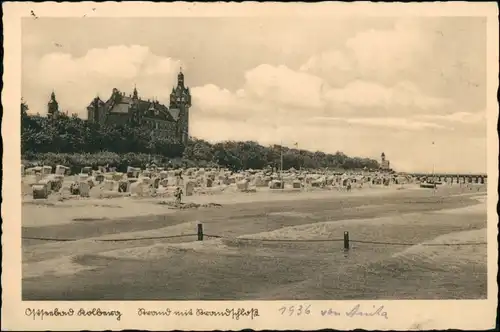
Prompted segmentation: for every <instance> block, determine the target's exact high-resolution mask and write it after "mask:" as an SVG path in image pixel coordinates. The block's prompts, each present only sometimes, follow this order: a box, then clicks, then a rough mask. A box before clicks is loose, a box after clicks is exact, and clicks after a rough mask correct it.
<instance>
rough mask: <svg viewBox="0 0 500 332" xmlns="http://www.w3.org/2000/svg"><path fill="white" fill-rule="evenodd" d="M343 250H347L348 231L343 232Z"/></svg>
mask: <svg viewBox="0 0 500 332" xmlns="http://www.w3.org/2000/svg"><path fill="white" fill-rule="evenodd" d="M344 250H349V232H344Z"/></svg>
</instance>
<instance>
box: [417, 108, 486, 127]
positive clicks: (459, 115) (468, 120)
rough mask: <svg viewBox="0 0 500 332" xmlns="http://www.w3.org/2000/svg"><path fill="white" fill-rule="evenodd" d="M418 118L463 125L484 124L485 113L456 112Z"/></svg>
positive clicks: (425, 115) (423, 115)
mask: <svg viewBox="0 0 500 332" xmlns="http://www.w3.org/2000/svg"><path fill="white" fill-rule="evenodd" d="M419 118H421V119H427V120H434V121H442V122H458V123H463V124H478V123H484V124H486V111H482V112H476V113H468V112H456V113H451V114H447V115H439V114H422V115H420V116H419Z"/></svg>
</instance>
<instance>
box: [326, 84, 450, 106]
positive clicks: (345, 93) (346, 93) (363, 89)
mask: <svg viewBox="0 0 500 332" xmlns="http://www.w3.org/2000/svg"><path fill="white" fill-rule="evenodd" d="M325 98H326V99H327V100H328V101H329V102H330V103H331V104H333V105H332V106H333V107H334V106H335V104H348V105H350V106H353V107H378V106H381V107H386V108H387V111H388V113H394V112H396V113H400V111H401V110H400V109H398V108H399V107H406V108H409V107H411V108H413V109H414V108H419V109H430V108H431V109H432V108H439V107H442V106H445V105H447V104H449V103H450V102H449V101H448V100H446V99H442V98H434V97H428V96H425V95H424V94H422V93H421V92H420V91H419V89H418V88H417V87H416V86H415V85H414V84H412V83H411V82H399V83H397V84H396V85H395V86H393V87H391V88H388V87H385V86H383V85H380V84H376V83H373V82H365V81H360V80H357V81H353V82H350V83H348V84H347V85H346V86H345V87H343V88H340V89H331V90H329V91H328V92H327V93H326V95H325ZM391 111H392V112H391Z"/></svg>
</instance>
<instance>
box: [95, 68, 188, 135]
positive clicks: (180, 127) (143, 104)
mask: <svg viewBox="0 0 500 332" xmlns="http://www.w3.org/2000/svg"><path fill="white" fill-rule="evenodd" d="M190 107H191V93H190V91H189V88H188V87H187V86H185V85H184V74H183V73H182V69H181V71H180V72H179V74H178V75H177V87H175V88H172V92H171V93H170V105H169V107H167V106H166V105H163V104H160V103H159V102H158V101H157V100H150V99H148V100H144V99H142V98H141V97H140V96H139V92H138V91H137V88H136V87H134V91H133V93H132V94H130V95H128V96H127V95H125V93H124V92H121V91H119V90H118V89H116V88H115V89H113V91H112V94H111V97H110V98H109V99H108V100H107V101H103V100H101V99H100V98H99V97H95V98H94V99H93V100H92V101H91V102H90V104H89V106H88V107H87V115H88V117H87V119H88V121H90V122H93V123H99V124H107V125H112V124H115V125H124V124H128V125H130V126H140V127H142V128H144V129H145V130H150V131H151V134H152V135H159V136H162V137H169V138H172V139H175V140H178V141H180V142H183V143H186V142H187V140H188V137H189V108H190Z"/></svg>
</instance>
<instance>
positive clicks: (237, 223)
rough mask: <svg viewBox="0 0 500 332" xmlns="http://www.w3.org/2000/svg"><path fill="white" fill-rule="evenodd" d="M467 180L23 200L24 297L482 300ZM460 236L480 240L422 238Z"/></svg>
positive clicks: (477, 193) (482, 273)
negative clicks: (178, 201)
mask: <svg viewBox="0 0 500 332" xmlns="http://www.w3.org/2000/svg"><path fill="white" fill-rule="evenodd" d="M471 188H472V189H469V188H461V187H458V186H448V187H446V186H443V187H441V188H440V189H438V190H437V191H436V192H433V191H432V190H426V189H419V188H416V187H415V186H413V187H411V186H406V187H403V188H401V187H399V186H393V187H389V188H372V189H370V188H364V189H357V190H353V191H352V192H340V191H336V190H318V191H311V192H292V191H289V192H286V191H282V192H271V191H269V190H263V191H261V192H257V193H235V192H232V193H231V192H224V193H220V194H214V195H204V196H190V197H186V198H185V203H186V204H188V203H198V204H207V203H217V204H220V205H221V206H219V207H210V208H197V209H186V210H177V209H170V208H168V206H166V205H162V204H159V202H161V201H165V200H168V199H167V198H142V199H140V198H132V197H123V198H111V199H96V198H88V199H79V200H65V201H62V202H57V201H56V202H32V201H29V200H25V202H24V203H23V237H24V238H25V239H24V240H23V298H24V299H31V300H36V299H59V300H63V299H67V300H69V299H81V300H90V299H97V298H99V299H109V300H118V299H143V300H147V299H149V300H150V299H241V298H244V299H299V298H308V299H311V298H314V299H329V298H335V299H355V298H363V299H367V298H373V299H375V298H399V299H400V298H418V299H424V298H425V299H428V298H481V297H484V296H485V295H486V288H485V287H486V255H485V253H486V246H485V245H484V243H485V238H486V203H485V200H484V199H485V197H486V196H485V188H484V186H476V187H471ZM198 221H201V222H203V224H204V230H205V234H207V236H206V238H205V239H204V241H196V236H194V233H196V227H197V223H198ZM344 231H349V232H350V234H351V235H350V236H351V240H352V241H353V242H352V243H351V246H352V248H351V250H350V251H349V252H347V253H346V252H344V251H343V250H342V242H335V239H337V240H339V239H342V236H343V232H344ZM182 235H187V236H185V237H182ZM209 235H216V236H220V237H221V238H211V237H210V236H209ZM162 236H163V237H164V236H179V237H176V238H172V239H155V237H162ZM30 238H31V239H30ZM33 238H45V239H66V240H71V239H72V240H74V241H46V240H34V239H33ZM131 239H134V240H131ZM308 240H315V241H316V242H307V241H308ZM357 240H358V241H361V242H356V241H357ZM301 241H305V242H301ZM363 241H372V242H382V243H393V244H392V245H382V244H366V243H363ZM463 242H477V243H483V245H468V246H467V245H465V246H448V247H445V248H444V249H438V248H441V247H439V246H432V245H430V246H429V245H428V244H429V243H463ZM398 243H399V244H398ZM401 243H403V244H401ZM332 262H336V263H335V264H332ZM436 264H437V265H436ZM436 266H438V267H436ZM457 275H460V277H457ZM349 276H350V277H349ZM415 278H420V280H423V281H422V282H427V283H428V284H429V285H428V287H425V288H422V287H420V286H418V285H416V284H415V283H411V282H410V281H409V280H415ZM471 278H472V279H471ZM56 279H57V280H58V282H57V283H55V282H54V280H56ZM222 280H224V283H225V285H226V286H225V290H224V291H221V289H220V287H219V286H217V285H220V282H222ZM471 280H472V281H471ZM450 283H451V284H453V285H454V286H453V287H454V288H453V289H454V290H453V292H452V291H451V288H450V287H452V286H450V285H451V284H450ZM56 284H57V287H56ZM75 285H78V286H77V287H75ZM89 289H92V291H89ZM423 289H425V290H423ZM457 289H458V290H460V291H457Z"/></svg>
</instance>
